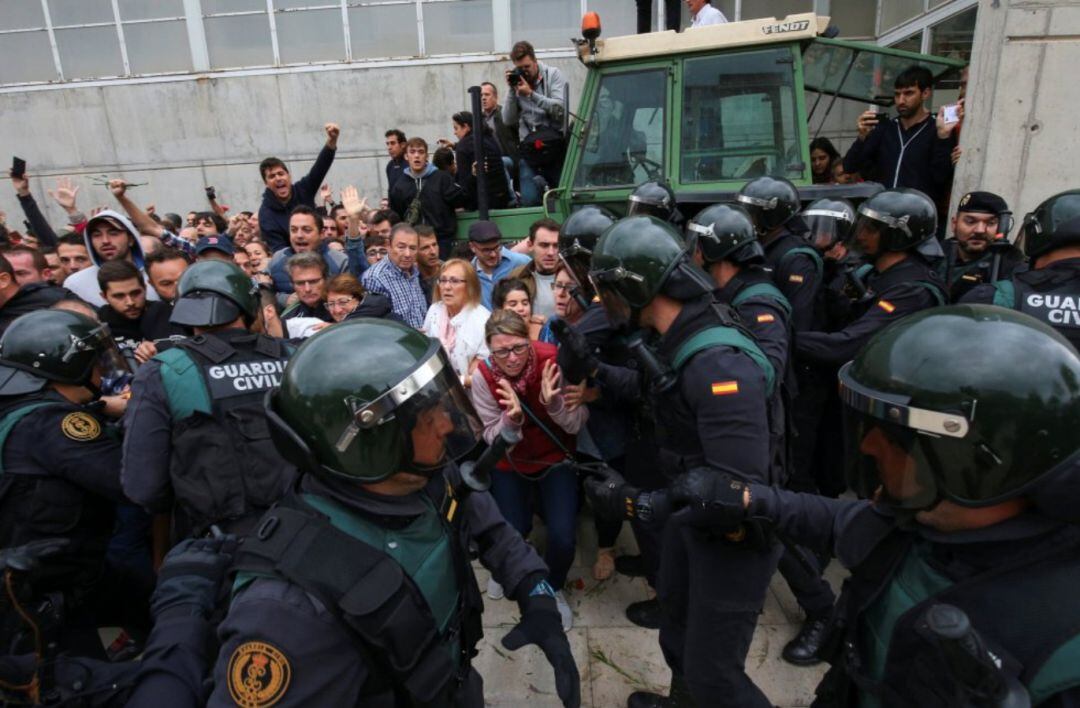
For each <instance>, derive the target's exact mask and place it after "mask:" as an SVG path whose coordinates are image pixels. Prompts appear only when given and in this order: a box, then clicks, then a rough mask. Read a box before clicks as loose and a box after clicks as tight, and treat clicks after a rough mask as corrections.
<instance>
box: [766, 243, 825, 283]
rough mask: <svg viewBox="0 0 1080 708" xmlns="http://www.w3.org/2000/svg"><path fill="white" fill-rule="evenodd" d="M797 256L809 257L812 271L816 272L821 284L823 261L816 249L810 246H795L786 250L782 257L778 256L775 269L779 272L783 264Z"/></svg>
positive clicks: (823, 271)
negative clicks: (812, 266)
mask: <svg viewBox="0 0 1080 708" xmlns="http://www.w3.org/2000/svg"><path fill="white" fill-rule="evenodd" d="M798 255H804V256H809V258H810V260H812V261H813V262H814V270H815V271H817V278H818V282H821V278H822V276H823V275H824V274H825V261H824V260H822V258H821V254H820V253H818V252H817V249H814V248H811V247H810V246H796V247H795V248H791V249H788V250H787V251H785V252H784V255H782V256H780V260H779V261H777V263H776V269H777V270H780V268H782V267H783V266H784V264H785V263H787V262H788V261H790V260H791V259H792V258H794V257H795V256H798Z"/></svg>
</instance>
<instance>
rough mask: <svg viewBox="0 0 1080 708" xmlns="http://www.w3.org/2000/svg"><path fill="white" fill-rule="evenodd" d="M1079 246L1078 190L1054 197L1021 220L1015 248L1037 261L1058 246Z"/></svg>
mask: <svg viewBox="0 0 1080 708" xmlns="http://www.w3.org/2000/svg"><path fill="white" fill-rule="evenodd" d="M1071 244H1080V189H1072V190H1069V191H1068V192H1062V193H1061V194H1055V195H1054V196H1052V197H1050V198H1049V199H1047V200H1046V201H1045V202H1043V203H1042V204H1040V205H1039V206H1037V207H1035V211H1033V212H1031V213H1030V214H1028V215H1027V216H1025V217H1024V225H1023V226H1022V227H1021V229H1020V236H1019V238H1018V239H1017V244H1016V245H1017V246H1019V247H1020V248H1021V250H1023V252H1024V255H1026V256H1027V257H1028V258H1038V257H1039V256H1041V255H1043V254H1044V253H1046V252H1047V251H1050V250H1053V249H1055V248H1058V247H1060V246H1065V245H1071Z"/></svg>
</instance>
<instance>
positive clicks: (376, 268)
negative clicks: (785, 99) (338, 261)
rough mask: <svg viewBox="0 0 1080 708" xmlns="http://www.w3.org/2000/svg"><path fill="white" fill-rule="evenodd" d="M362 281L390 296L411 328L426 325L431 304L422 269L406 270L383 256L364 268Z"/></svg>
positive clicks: (394, 308) (394, 305)
mask: <svg viewBox="0 0 1080 708" xmlns="http://www.w3.org/2000/svg"><path fill="white" fill-rule="evenodd" d="M360 282H361V283H362V284H363V286H364V287H365V288H367V289H368V290H370V291H371V292H373V293H379V294H381V295H385V296H386V297H388V298H390V306H391V307H392V308H393V310H394V314H396V315H397V316H398V317H400V318H401V319H403V320H405V323H406V324H408V325H409V326H410V327H415V328H416V329H420V328H421V327H422V326H423V325H424V317H425V316H426V315H427V310H428V304H427V299H426V298H425V297H424V291H423V289H421V287H420V269H419V268H417V267H416V266H413V268H412V270H411V271H409V272H407V273H406V272H404V271H402V270H401V268H398V267H397V266H396V265H394V262H393V261H391V260H390V259H389V258H383V259H382V260H381V261H379V262H378V263H376V264H375V265H373V266H371V267H370V268H368V269H367V270H365V271H364V274H363V275H362V276H360Z"/></svg>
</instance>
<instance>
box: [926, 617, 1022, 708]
mask: <svg viewBox="0 0 1080 708" xmlns="http://www.w3.org/2000/svg"><path fill="white" fill-rule="evenodd" d="M916 631H917V632H918V633H919V634H920V635H922V636H923V637H924V638H926V639H930V640H932V641H935V642H936V643H937V644H938V645H939V646H940V647H941V650H942V653H943V654H944V655H945V666H946V669H947V670H948V671H949V673H950V674H952V677H953V678H954V679H956V682H957V683H958V684H960V686H962V687H963V689H964V691H965V692H966V694H967V695H966V697H965V698H966V700H965V702H964V703H963V704H961V705H963V706H964V707H965V708H966V707H968V706H970V707H971V708H976V707H978V708H984V707H985V708H1031V697H1030V696H1029V695H1028V692H1027V690H1026V689H1025V688H1024V687H1023V685H1021V684H1020V682H1019V681H1018V680H1017V679H1016V677H1015V676H1011V675H1009V674H1007V673H1006V672H1005V671H1003V670H1002V661H1001V659H1000V658H999V657H997V656H995V655H994V653H993V652H991V651H990V650H989V649H987V648H986V645H985V644H984V643H983V641H982V637H980V636H979V633H978V632H976V631H975V628H974V627H972V626H971V620H970V619H969V618H968V616H967V613H965V612H964V611H963V610H961V609H960V608H959V607H955V606H953V605H945V604H934V605H931V606H930V607H929V609H927V610H926V612H925V613H923V616H922V617H921V618H920V619H919V622H918V624H917V625H916Z"/></svg>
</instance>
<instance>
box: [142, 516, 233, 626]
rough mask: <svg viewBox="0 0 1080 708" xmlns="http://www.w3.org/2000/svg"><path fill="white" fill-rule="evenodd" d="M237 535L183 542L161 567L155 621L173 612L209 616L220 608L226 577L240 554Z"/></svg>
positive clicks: (153, 604)
mask: <svg viewBox="0 0 1080 708" xmlns="http://www.w3.org/2000/svg"><path fill="white" fill-rule="evenodd" d="M236 544H237V540H236V537H235V536H231V535H226V536H221V537H220V538H191V539H187V540H186V541H181V542H180V543H179V544H177V545H176V547H175V548H173V549H172V550H171V551H169V554H168V555H167V556H165V562H164V563H162V564H161V570H160V571H159V572H158V582H157V587H156V588H154V594H153V595H152V596H151V598H150V612H151V613H152V614H153V616H154V618H155V619H160V618H161V616H162V614H163V613H165V612H168V611H170V610H177V613H182V614H184V615H188V616H192V615H196V616H201V617H203V618H206V617H209V616H210V613H211V612H213V611H214V607H215V606H216V605H217V602H218V596H219V592H220V590H221V586H222V583H223V582H224V581H225V575H226V573H227V572H228V570H229V566H230V565H231V564H232V557H233V553H235V552H236Z"/></svg>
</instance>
